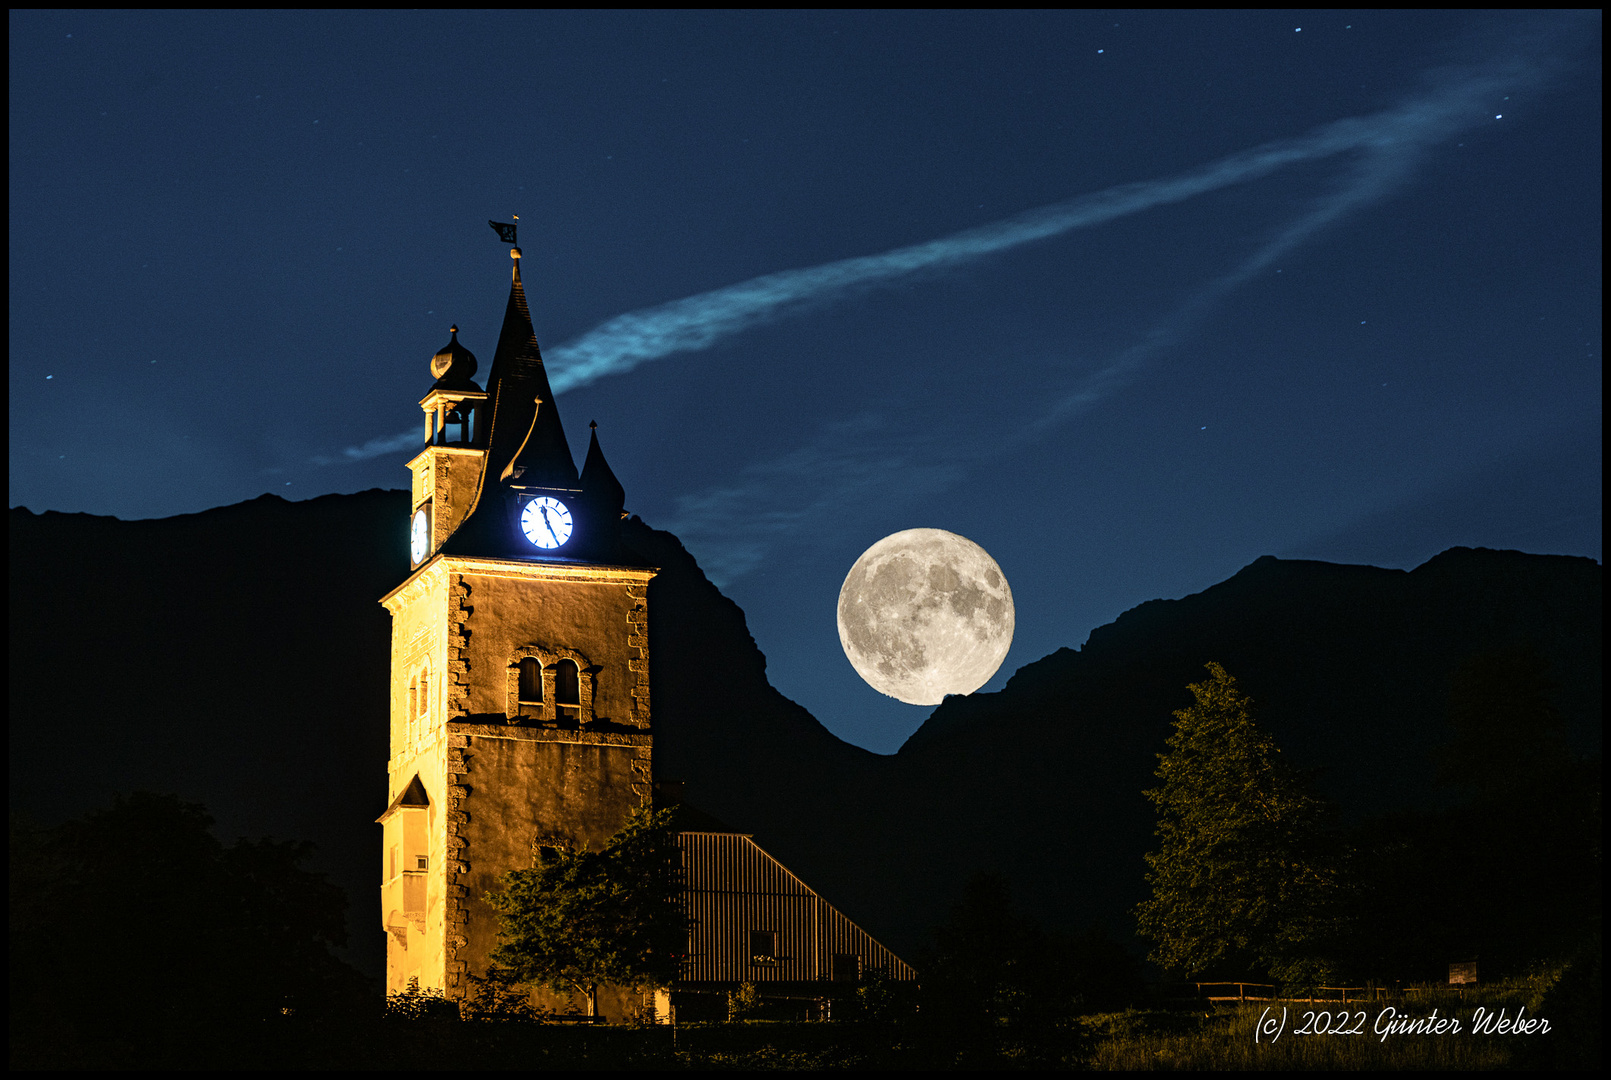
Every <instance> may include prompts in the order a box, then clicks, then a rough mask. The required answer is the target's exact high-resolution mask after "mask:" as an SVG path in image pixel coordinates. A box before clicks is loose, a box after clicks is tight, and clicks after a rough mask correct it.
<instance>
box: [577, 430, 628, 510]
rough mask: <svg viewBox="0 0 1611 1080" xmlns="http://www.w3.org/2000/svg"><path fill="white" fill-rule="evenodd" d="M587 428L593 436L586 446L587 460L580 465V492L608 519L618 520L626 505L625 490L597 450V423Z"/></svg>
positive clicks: (602, 452) (602, 453) (600, 452)
mask: <svg viewBox="0 0 1611 1080" xmlns="http://www.w3.org/2000/svg"><path fill="white" fill-rule="evenodd" d="M587 426H588V427H590V428H592V429H593V436H592V439H591V440H590V441H589V442H588V444H587V460H586V461H584V462H583V463H582V492H583V493H584V494H585V495H586V496H587V498H588V501H589V502H592V503H594V504H595V505H596V506H598V507H599V509H600V510H602V511H604V512H605V513H606V514H607V515H608V516H609V517H610V518H612V519H619V518H620V516H621V508H622V507H623V506H625V505H626V489H625V488H623V487H622V486H621V481H619V480H617V479H616V478H615V473H614V472H613V471H611V469H610V463H609V462H607V461H605V460H604V451H603V450H601V449H599V422H598V421H597V420H594V421H591V422H590V423H589V424H588V425H587Z"/></svg>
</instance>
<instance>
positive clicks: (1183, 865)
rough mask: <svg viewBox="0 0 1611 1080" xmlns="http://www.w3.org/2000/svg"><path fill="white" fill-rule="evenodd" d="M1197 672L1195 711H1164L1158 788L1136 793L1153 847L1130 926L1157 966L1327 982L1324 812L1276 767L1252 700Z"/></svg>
mask: <svg viewBox="0 0 1611 1080" xmlns="http://www.w3.org/2000/svg"><path fill="white" fill-rule="evenodd" d="M1207 667H1208V671H1209V673H1210V675H1211V676H1212V678H1211V679H1209V680H1208V681H1207V682H1202V683H1192V684H1190V686H1189V687H1188V689H1190V690H1191V692H1192V694H1193V696H1194V697H1195V698H1196V699H1197V700H1196V703H1195V704H1194V705H1192V706H1191V707H1190V708H1187V709H1182V710H1179V711H1177V712H1176V713H1175V714H1174V715H1175V717H1176V723H1175V730H1174V733H1173V734H1172V735H1170V737H1169V744H1168V745H1169V752H1168V753H1165V754H1159V755H1158V759H1159V760H1158V769H1157V773H1156V775H1157V777H1158V779H1159V780H1160V781H1161V783H1160V784H1159V786H1158V787H1156V788H1153V789H1151V790H1149V791H1147V792H1145V795H1146V796H1147V798H1148V799H1149V800H1151V801H1152V803H1153V804H1154V805H1155V806H1156V807H1157V811H1158V825H1157V828H1156V830H1155V831H1154V835H1155V836H1157V837H1158V838H1159V840H1160V841H1161V845H1160V848H1159V850H1158V851H1156V852H1153V853H1151V854H1148V855H1147V856H1146V861H1147V865H1148V867H1149V868H1150V872H1149V873H1148V874H1147V881H1148V882H1149V883H1150V884H1151V886H1152V897H1151V899H1149V900H1146V901H1144V902H1143V903H1142V904H1141V905H1140V906H1139V907H1138V908H1137V911H1136V914H1137V918H1138V922H1139V929H1140V932H1141V935H1142V936H1143V937H1146V938H1149V939H1151V940H1152V941H1153V943H1154V947H1153V950H1152V952H1151V954H1150V956H1149V959H1151V960H1152V961H1153V962H1155V963H1157V964H1159V965H1160V966H1162V967H1163V968H1165V969H1166V970H1177V971H1184V972H1185V973H1186V974H1188V975H1194V974H1202V973H1206V972H1210V971H1214V970H1216V969H1217V970H1218V971H1219V972H1220V973H1223V974H1238V975H1241V974H1245V973H1247V972H1249V971H1251V970H1258V969H1262V970H1263V971H1266V972H1268V973H1269V974H1271V975H1273V976H1274V977H1276V978H1278V979H1280V980H1282V981H1287V982H1300V983H1301V982H1310V983H1312V982H1314V981H1316V980H1319V979H1323V978H1325V977H1327V976H1328V974H1329V964H1328V961H1327V959H1326V958H1325V952H1326V950H1327V948H1328V947H1329V945H1330V944H1331V942H1332V941H1333V940H1334V938H1335V936H1336V933H1337V931H1338V929H1339V923H1340V921H1341V918H1342V909H1341V901H1342V899H1343V894H1344V879H1343V875H1342V872H1341V860H1340V857H1339V853H1338V852H1337V851H1336V850H1335V849H1333V848H1332V847H1331V845H1330V841H1329V838H1328V836H1327V834H1326V831H1325V829H1324V821H1325V817H1326V807H1325V804H1324V803H1322V802H1321V800H1319V799H1318V798H1316V797H1314V796H1313V795H1311V794H1309V792H1308V791H1307V790H1306V785H1305V784H1304V782H1303V780H1302V778H1300V777H1299V776H1298V775H1297V774H1296V773H1295V772H1294V771H1293V770H1291V769H1290V768H1288V767H1287V766H1286V765H1285V764H1284V763H1283V762H1282V761H1281V760H1280V757H1279V754H1280V751H1279V750H1278V749H1277V747H1276V745H1275V740H1274V739H1272V738H1271V737H1270V736H1269V734H1268V733H1266V732H1265V731H1263V730H1262V729H1261V728H1260V727H1259V726H1258V724H1257V722H1256V721H1255V719H1254V715H1253V702H1252V700H1251V699H1250V698H1248V697H1247V696H1246V695H1245V694H1243V693H1242V692H1241V691H1239V690H1238V689H1237V688H1236V682H1235V680H1234V679H1233V678H1231V676H1230V675H1228V674H1227V673H1226V672H1225V669H1224V668H1223V667H1221V666H1220V665H1219V664H1215V663H1210V664H1208V665H1207Z"/></svg>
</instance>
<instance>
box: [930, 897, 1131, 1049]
mask: <svg viewBox="0 0 1611 1080" xmlns="http://www.w3.org/2000/svg"><path fill="white" fill-rule="evenodd" d="M931 938H932V942H931V944H930V945H929V946H928V947H927V948H925V949H924V950H923V951H922V952H921V953H920V954H919V956H918V969H919V970H920V971H921V972H922V973H923V999H922V1012H921V1013H920V1019H921V1021H922V1023H923V1024H924V1025H925V1026H926V1027H928V1029H929V1034H928V1036H927V1039H928V1041H930V1042H933V1043H935V1044H936V1045H942V1046H947V1047H953V1048H956V1049H957V1050H959V1051H960V1052H962V1053H963V1054H964V1055H965V1058H964V1059H959V1061H962V1060H967V1061H968V1062H969V1063H970V1064H974V1065H978V1064H983V1063H984V1062H986V1061H996V1060H999V1059H1000V1057H1001V1055H1002V1054H1004V1053H1006V1054H1008V1055H1009V1056H1011V1057H1012V1058H1013V1059H1014V1060H1016V1061H1018V1062H1020V1063H1025V1062H1028V1061H1030V1060H1034V1061H1038V1062H1040V1063H1043V1064H1045V1063H1052V1062H1056V1061H1059V1060H1061V1058H1060V1054H1061V1052H1062V1051H1063V1050H1066V1049H1067V1048H1068V1047H1067V1045H1066V1044H1067V1042H1068V1037H1069V1029H1068V1028H1067V1027H1066V1022H1067V1020H1068V1018H1069V1017H1070V1016H1071V1015H1074V1014H1076V1013H1080V1012H1089V1011H1094V1010H1096V1009H1103V1008H1122V1007H1123V1006H1125V1005H1128V1004H1130V1003H1131V1002H1132V1001H1133V1000H1134V995H1136V994H1137V993H1138V992H1139V990H1140V977H1139V976H1140V972H1139V968H1140V964H1139V962H1138V961H1137V960H1135V959H1134V958H1133V957H1132V956H1130V955H1129V954H1128V953H1127V952H1126V951H1125V950H1124V948H1123V946H1122V945H1120V944H1119V943H1118V942H1116V941H1114V940H1113V939H1112V938H1111V937H1109V936H1108V935H1106V934H1105V933H1103V932H1101V931H1100V930H1096V929H1091V930H1088V931H1087V932H1085V933H1083V934H1080V935H1078V936H1072V937H1071V936H1066V935H1063V934H1060V933H1057V932H1055V931H1049V930H1046V929H1043V928H1042V927H1040V926H1038V925H1037V924H1036V923H1035V922H1034V921H1033V920H1031V919H1029V918H1027V917H1025V916H1024V915H1022V914H1020V913H1019V912H1018V911H1016V910H1015V909H1014V907H1013V904H1012V896H1011V892H1010V889H1009V887H1008V884H1007V882H1006V881H1005V880H1004V879H1002V878H1000V877H996V876H994V875H991V874H985V873H976V874H974V875H973V876H972V877H971V878H969V879H968V881H967V883H966V884H965V885H964V886H963V888H962V895H961V897H960V899H959V901H958V902H957V903H956V904H954V905H953V906H952V908H951V916H950V918H949V919H948V920H947V921H946V922H945V923H944V924H942V925H940V926H936V927H935V928H934V929H933V930H932V932H931ZM1045 1055H1050V1057H1045Z"/></svg>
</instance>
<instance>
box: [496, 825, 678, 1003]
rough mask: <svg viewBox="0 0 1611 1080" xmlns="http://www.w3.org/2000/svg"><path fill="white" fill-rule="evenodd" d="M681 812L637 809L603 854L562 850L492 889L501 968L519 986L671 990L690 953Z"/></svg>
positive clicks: (590, 992) (589, 991) (589, 993)
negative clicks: (679, 848)
mask: <svg viewBox="0 0 1611 1080" xmlns="http://www.w3.org/2000/svg"><path fill="white" fill-rule="evenodd" d="M675 816H676V811H675V809H665V810H635V811H633V813H632V816H631V817H630V818H629V819H628V820H627V823H626V824H625V825H624V826H622V828H621V830H620V831H619V832H617V833H616V834H615V835H614V836H612V837H610V839H609V840H608V841H607V842H606V843H605V845H604V849H603V850H602V851H590V850H588V849H587V848H583V849H581V850H580V851H566V850H562V849H560V850H554V851H553V853H552V855H551V856H549V857H547V858H545V859H544V860H543V861H542V862H541V864H540V865H538V866H535V867H533V868H531V869H529V870H515V871H511V872H510V873H508V874H505V875H504V876H503V878H502V884H503V888H502V889H501V890H499V891H496V892H492V893H488V894H487V902H488V903H489V904H490V905H491V906H492V907H493V909H494V910H496V911H497V912H498V923H499V930H498V937H499V944H498V947H497V948H496V949H494V950H493V952H492V957H491V959H492V962H493V964H494V965H496V966H497V967H498V968H500V969H502V970H503V971H506V972H507V973H508V974H509V975H510V976H512V977H513V978H514V979H515V980H516V981H517V982H520V983H527V984H533V985H537V986H546V987H548V988H549V989H553V990H560V991H568V990H575V991H578V992H580V993H581V994H583V995H584V996H585V997H586V999H587V1003H588V1014H589V1015H592V1014H593V1012H594V1009H595V1007H596V1002H595V993H596V991H597V989H598V985H599V983H603V982H609V983H614V984H616V985H618V986H644V985H649V986H668V985H670V983H671V981H672V980H673V979H675V978H676V977H677V974H678V971H679V968H680V966H681V964H682V959H683V954H684V953H685V952H686V951H687V948H688V921H687V917H686V915H685V914H684V912H683V907H682V896H681V888H682V882H681V868H680V862H679V859H678V851H677V834H676V828H675Z"/></svg>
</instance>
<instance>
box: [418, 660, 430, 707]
mask: <svg viewBox="0 0 1611 1080" xmlns="http://www.w3.org/2000/svg"><path fill="white" fill-rule="evenodd" d="M430 702H431V669H430V668H426V669H425V670H424V671H422V672H420V701H419V715H420V716H422V717H423V716H424V715H425V714H426V712H427V711H428V710H429V709H430V707H431V705H430Z"/></svg>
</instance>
